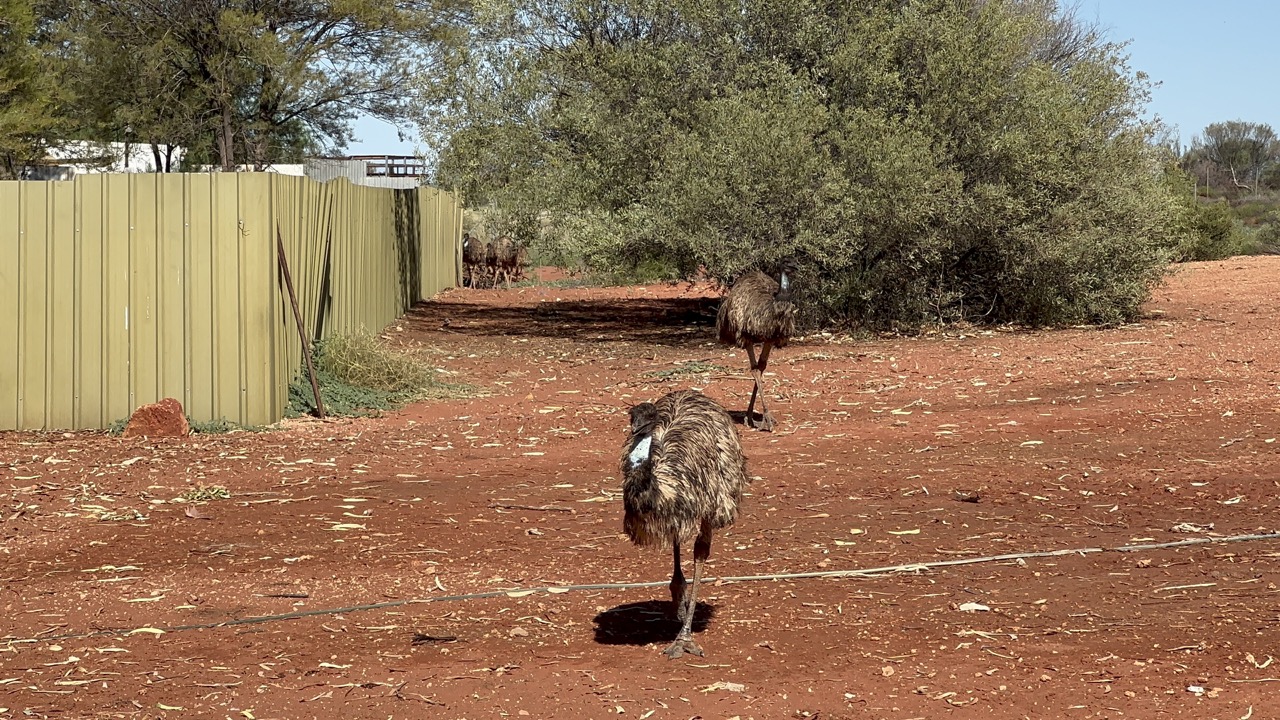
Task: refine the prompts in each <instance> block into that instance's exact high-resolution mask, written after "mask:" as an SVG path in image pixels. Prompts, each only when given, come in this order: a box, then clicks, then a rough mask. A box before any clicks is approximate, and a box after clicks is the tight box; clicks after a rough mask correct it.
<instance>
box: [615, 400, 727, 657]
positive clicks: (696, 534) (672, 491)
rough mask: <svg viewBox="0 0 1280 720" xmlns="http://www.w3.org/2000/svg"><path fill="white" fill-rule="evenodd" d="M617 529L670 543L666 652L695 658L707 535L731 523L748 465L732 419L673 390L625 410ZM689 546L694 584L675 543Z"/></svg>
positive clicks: (639, 540)
mask: <svg viewBox="0 0 1280 720" xmlns="http://www.w3.org/2000/svg"><path fill="white" fill-rule="evenodd" d="M622 478H623V482H622V500H623V506H624V507H625V509H626V515H625V517H624V518H623V523H622V527H623V529H624V530H625V531H626V533H627V537H629V538H631V541H632V542H634V543H635V544H637V545H641V546H658V547H665V546H667V545H671V547H672V554H673V557H674V560H675V569H674V570H673V572H672V574H671V602H672V604H674V605H675V609H676V617H677V618H678V619H679V620H680V633H679V634H678V635H677V636H676V639H675V642H673V643H671V645H670V646H669V647H668V648H667V649H666V651H665V653H664V654H665V655H666V656H667V657H669V658H671V659H675V658H678V657H680V656H681V655H683V654H685V653H690V654H692V655H699V656H701V655H702V648H700V647H698V645H697V643H695V642H694V641H693V615H694V610H695V609H696V608H697V606H698V583H699V582H701V580H702V565H703V563H704V562H706V560H707V558H708V557H710V555H711V536H712V534H713V533H714V532H715V531H716V530H719V529H720V528H725V527H729V526H730V525H732V524H733V522H734V520H737V518H738V505H739V504H740V503H741V502H742V491H743V489H744V488H745V487H746V485H747V482H748V480H747V461H746V458H745V457H743V455H742V445H741V444H740V443H739V441H738V432H737V430H735V429H734V427H733V420H732V419H731V418H730V417H729V414H728V413H727V412H725V411H724V408H722V407H720V406H719V405H718V404H716V402H715V401H714V400H712V399H711V398H709V397H707V396H706V395H703V394H702V393H699V392H696V391H693V390H677V391H675V392H673V393H670V394H668V395H664V396H662V397H661V398H659V399H658V400H657V401H656V402H651V403H649V402H645V403H640V404H639V405H636V406H635V407H633V408H631V433H630V437H629V438H628V439H627V443H626V445H624V446H623V451H622ZM689 542H693V585H692V586H690V585H689V584H688V583H687V582H685V579H684V573H683V572H681V570H680V546H681V545H682V544H688V543H689Z"/></svg>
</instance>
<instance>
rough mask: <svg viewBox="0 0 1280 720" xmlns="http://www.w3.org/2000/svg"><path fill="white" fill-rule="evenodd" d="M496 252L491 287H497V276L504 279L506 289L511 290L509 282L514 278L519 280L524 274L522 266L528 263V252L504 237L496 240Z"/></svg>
mask: <svg viewBox="0 0 1280 720" xmlns="http://www.w3.org/2000/svg"><path fill="white" fill-rule="evenodd" d="M495 252H496V261H497V262H496V266H495V273H497V274H495V275H494V278H493V286H494V287H497V286H498V275H502V276H503V277H505V278H506V284H507V288H508V289H510V288H511V280H512V278H515V279H516V280H517V281H518V280H520V278H521V276H522V275H523V274H524V266H525V264H526V263H527V262H529V251H528V250H527V249H525V247H524V246H523V245H518V244H516V242H515V241H514V240H512V239H511V238H510V237H508V236H506V235H504V236H502V237H500V238H498V242H497V246H496V249H495Z"/></svg>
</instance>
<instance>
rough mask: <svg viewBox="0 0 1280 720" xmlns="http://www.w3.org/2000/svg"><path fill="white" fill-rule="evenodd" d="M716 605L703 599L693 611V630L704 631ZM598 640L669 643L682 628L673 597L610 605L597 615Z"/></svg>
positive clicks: (622, 642) (643, 643)
mask: <svg viewBox="0 0 1280 720" xmlns="http://www.w3.org/2000/svg"><path fill="white" fill-rule="evenodd" d="M715 615H716V609H715V608H714V607H712V606H711V605H708V604H706V603H704V602H699V603H698V606H697V607H696V608H695V609H694V611H693V631H694V632H695V633H698V632H702V631H703V630H706V629H707V623H709V622H711V619H712V618H714V617H715ZM592 622H594V623H595V625H596V642H597V643H600V644H601V645H651V644H653V643H669V642H671V641H672V640H675V639H676V634H677V633H679V632H680V621H679V620H676V613H675V608H674V607H673V606H672V603H671V602H670V601H669V600H646V601H644V602H638V603H627V604H626V605H618V606H617V607H613V608H609V609H608V610H605V611H604V612H602V613H600V614H599V615H596V616H595V619H594V620H592Z"/></svg>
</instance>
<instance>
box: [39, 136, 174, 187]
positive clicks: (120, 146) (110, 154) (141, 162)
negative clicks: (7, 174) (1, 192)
mask: <svg viewBox="0 0 1280 720" xmlns="http://www.w3.org/2000/svg"><path fill="white" fill-rule="evenodd" d="M186 153H187V151H186V148H183V147H179V146H177V145H155V146H152V145H150V144H143V143H116V142H111V143H100V142H89V141H85V140H71V141H68V142H65V143H62V144H61V145H58V146H56V147H50V148H49V150H48V151H47V152H46V153H45V157H44V159H43V161H41V162H40V164H38V165H31V166H28V167H27V168H26V169H25V170H24V171H23V173H22V179H24V180H70V179H71V178H73V177H75V176H76V175H91V174H94V173H153V172H169V171H172V170H176V169H177V168H178V167H180V166H181V164H182V158H183V157H184V156H185V155H186Z"/></svg>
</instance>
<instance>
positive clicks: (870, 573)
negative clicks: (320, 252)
mask: <svg viewBox="0 0 1280 720" xmlns="http://www.w3.org/2000/svg"><path fill="white" fill-rule="evenodd" d="M1259 540H1280V532H1275V533H1264V534H1260V535H1232V536H1230V537H1217V538H1213V537H1206V538H1192V539H1190V540H1178V541H1175V542H1166V543H1149V544H1143V545H1121V546H1119V547H1113V548H1100V547H1087V548H1069V549H1064V550H1044V551H1036V552H1020V553H1008V554H1005V555H988V556H985V557H975V558H958V559H954V560H934V561H931V562H920V563H903V564H901V565H885V566H883V567H875V568H864V569H861V570H822V571H817V572H802V573H781V574H776V575H738V576H732V577H720V578H715V577H709V578H706V580H704V582H720V583H738V582H759V581H762V580H775V581H776V580H803V579H808V578H844V577H875V576H877V575H885V574H889V573H899V572H920V571H922V570H930V569H933V568H942V567H952V566H956V565H976V564H979V563H991V562H1008V561H1012V560H1028V559H1032V558H1048V557H1062V556H1064V555H1080V556H1085V555H1095V554H1098V553H1104V552H1121V553H1132V552H1145V551H1150V550H1163V549H1168V548H1179V547H1188V546H1191V545H1210V544H1221V543H1231V542H1256V541H1259ZM669 583H670V581H669V580H656V581H653V582H631V583H596V584H588V585H552V586H541V587H530V588H509V589H507V590H490V591H486V592H478V593H467V594H463V595H439V596H436V597H428V598H410V599H405V600H389V601H387V602H380V603H371V604H368V605H350V606H348V607H341V608H325V609H319V610H297V611H295V612H289V613H282V614H280V615H255V616H252V617H243V618H235V619H232V620H223V621H221V622H211V623H194V624H190V625H172V626H169V627H163V628H155V627H143V628H133V629H105V630H95V631H93V632H83V633H66V634H63V635H46V636H44V637H35V638H23V639H8V640H4V641H3V642H5V643H6V644H8V645H10V646H12V645H19V644H31V643H41V642H54V641H62V640H82V639H87V638H94V637H104V636H125V635H138V634H143V633H150V634H156V635H160V634H165V633H172V632H182V631H186V630H214V629H217V628H224V627H235V626H239V625H257V624H260V623H268V622H279V621H283V620H297V619H300V618H306V617H315V616H317V615H345V614H348V613H356V612H368V611H370V610H383V609H386V608H396V607H404V606H406V605H427V604H430V603H442V602H459V601H463V600H483V599H486V598H499V597H513V598H520V597H525V596H527V595H533V594H536V593H547V594H553V595H554V594H562V593H567V592H571V591H583V590H631V589H635V588H648V587H659V586H662V587H665V586H667V585H668V584H669Z"/></svg>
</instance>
